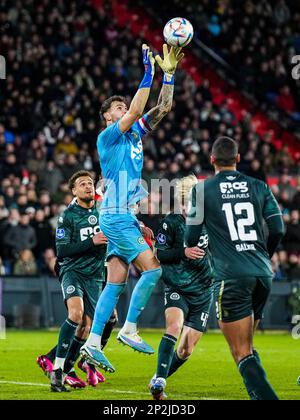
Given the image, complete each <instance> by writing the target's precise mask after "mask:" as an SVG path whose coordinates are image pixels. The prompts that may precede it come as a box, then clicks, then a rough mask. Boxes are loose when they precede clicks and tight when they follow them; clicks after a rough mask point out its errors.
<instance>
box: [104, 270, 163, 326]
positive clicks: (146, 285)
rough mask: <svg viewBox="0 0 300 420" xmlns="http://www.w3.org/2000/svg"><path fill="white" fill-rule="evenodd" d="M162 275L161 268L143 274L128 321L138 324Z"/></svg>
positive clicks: (138, 283) (137, 286)
mask: <svg viewBox="0 0 300 420" xmlns="http://www.w3.org/2000/svg"><path fill="white" fill-rule="evenodd" d="M161 274H162V270H161V268H155V269H154V270H148V271H144V272H143V273H142V275H141V278H140V279H139V281H138V282H137V284H136V286H135V288H134V290H133V293H132V296H131V299H130V305H129V309H128V313H127V319H126V321H128V322H131V323H133V324H136V323H137V320H138V317H139V316H140V314H141V312H142V311H143V309H144V308H145V306H146V305H147V303H148V300H149V298H150V296H151V294H152V292H153V289H154V287H155V286H156V284H157V282H158V280H159V279H160V277H161ZM104 290H105V289H104Z"/></svg>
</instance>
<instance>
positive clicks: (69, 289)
mask: <svg viewBox="0 0 300 420" xmlns="http://www.w3.org/2000/svg"><path fill="white" fill-rule="evenodd" d="M66 292H67V294H68V295H71V294H72V293H74V292H75V286H73V285H71V286H68V287H67V290H66Z"/></svg>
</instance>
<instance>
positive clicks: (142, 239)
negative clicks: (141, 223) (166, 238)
mask: <svg viewBox="0 0 300 420" xmlns="http://www.w3.org/2000/svg"><path fill="white" fill-rule="evenodd" d="M137 241H138V243H139V244H140V245H145V243H146V241H145V239H144V238H143V237H142V236H140V237H139V238H137Z"/></svg>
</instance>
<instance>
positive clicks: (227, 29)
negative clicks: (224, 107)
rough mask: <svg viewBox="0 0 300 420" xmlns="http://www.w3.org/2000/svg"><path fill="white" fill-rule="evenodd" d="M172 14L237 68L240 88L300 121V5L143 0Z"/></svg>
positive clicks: (283, 0)
mask: <svg viewBox="0 0 300 420" xmlns="http://www.w3.org/2000/svg"><path fill="white" fill-rule="evenodd" d="M143 3H145V4H148V5H149V4H151V7H153V8H155V7H158V8H159V10H160V15H162V14H163V13H165V15H164V16H169V14H170V7H172V8H175V9H176V12H177V14H178V15H179V16H184V17H186V18H188V19H190V20H191V22H193V25H194V28H195V35H196V37H198V39H199V40H201V41H202V42H203V43H204V44H205V45H206V46H208V47H210V48H211V49H212V50H213V51H214V52H216V53H217V54H218V55H219V56H220V57H221V58H223V59H224V60H225V61H226V62H227V63H228V64H229V65H230V66H231V67H232V68H233V69H234V71H235V73H236V75H237V80H238V82H239V86H240V88H241V89H245V90H248V91H249V92H251V93H254V94H255V95H256V97H257V99H258V100H259V101H260V103H261V102H267V103H269V104H273V105H275V106H277V107H279V108H280V109H281V110H283V111H284V112H286V113H287V114H289V115H290V117H291V118H293V119H294V120H295V121H300V95H299V90H300V80H298V81H297V80H295V79H293V78H292V76H291V74H292V68H293V64H292V57H294V56H296V55H299V54H300V8H299V3H298V2H297V1H294V0H261V1H254V0H202V1H191V2H186V1H184V0H166V1H164V2H163V3H161V2H159V0H143Z"/></svg>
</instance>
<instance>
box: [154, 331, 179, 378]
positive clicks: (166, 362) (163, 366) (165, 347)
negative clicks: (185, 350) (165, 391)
mask: <svg viewBox="0 0 300 420" xmlns="http://www.w3.org/2000/svg"><path fill="white" fill-rule="evenodd" d="M176 341H177V338H176V337H174V336H173V335H170V334H165V335H164V336H163V338H162V339H161V342H160V345H159V348H158V360H157V371H156V377H157V378H164V379H166V378H167V377H168V372H169V368H170V365H171V362H172V358H173V353H174V347H175V344H176Z"/></svg>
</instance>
